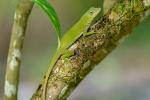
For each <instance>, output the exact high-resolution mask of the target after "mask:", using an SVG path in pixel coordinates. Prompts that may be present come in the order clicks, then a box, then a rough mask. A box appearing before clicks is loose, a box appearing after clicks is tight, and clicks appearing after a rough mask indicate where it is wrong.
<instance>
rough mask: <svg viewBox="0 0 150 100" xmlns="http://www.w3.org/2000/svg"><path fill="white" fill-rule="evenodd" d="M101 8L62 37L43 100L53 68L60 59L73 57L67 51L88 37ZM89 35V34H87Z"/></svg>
mask: <svg viewBox="0 0 150 100" xmlns="http://www.w3.org/2000/svg"><path fill="white" fill-rule="evenodd" d="M100 10H101V9H100V8H94V7H92V8H90V9H89V10H88V11H87V12H86V13H85V14H84V15H83V16H82V17H81V19H80V20H79V21H78V22H77V23H76V24H75V25H74V26H73V27H72V28H71V29H70V30H69V31H68V32H66V34H65V35H64V36H63V37H62V39H61V41H60V46H59V47H58V49H57V51H56V52H55V54H54V56H53V58H52V60H51V63H50V65H49V69H48V72H47V74H46V78H45V83H44V86H43V96H42V97H43V100H46V87H47V83H48V78H49V75H50V73H51V70H52V68H53V67H54V65H55V63H56V61H57V60H58V59H59V57H60V56H62V55H64V56H65V55H67V56H68V54H69V55H70V56H71V54H70V51H68V50H67V49H68V48H69V47H70V46H71V45H72V44H73V43H74V42H75V41H76V40H77V39H78V38H79V37H80V36H81V35H84V36H86V32H87V30H88V28H89V26H90V24H91V23H92V21H93V20H94V18H95V17H96V16H97V15H98V13H99V12H100ZM87 35H88V34H87Z"/></svg>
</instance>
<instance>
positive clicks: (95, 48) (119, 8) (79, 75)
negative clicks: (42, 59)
mask: <svg viewBox="0 0 150 100" xmlns="http://www.w3.org/2000/svg"><path fill="white" fill-rule="evenodd" d="M133 1H134V2H133ZM145 11H146V9H145V5H144V3H143V0H123V1H122V2H117V3H116V4H115V5H114V6H113V7H112V9H110V10H109V11H108V12H107V13H106V14H105V15H104V16H103V17H102V18H100V19H99V20H98V21H97V22H96V23H95V24H94V25H92V26H91V27H90V28H89V30H88V31H90V32H93V33H95V34H92V35H89V36H86V37H84V36H81V37H80V38H79V39H78V40H77V41H76V42H75V43H74V44H73V45H72V46H71V47H70V48H69V50H72V51H74V52H75V54H74V55H73V56H71V57H69V58H68V59H69V61H68V60H67V61H66V60H65V59H64V58H63V57H60V58H59V59H58V61H57V63H56V64H55V66H54V68H53V70H52V72H51V74H50V75H49V79H48V85H47V89H46V98H47V100H66V98H67V97H68V96H69V95H70V93H71V92H72V91H73V90H74V88H76V86H77V85H78V84H79V83H80V81H82V80H83V79H84V77H85V76H86V75H87V74H88V73H89V72H90V71H91V70H92V69H93V68H94V67H95V65H97V64H98V63H100V62H101V61H102V60H103V59H104V58H105V57H106V56H107V55H108V54H109V53H110V52H112V51H113V50H114V49H115V48H116V47H117V46H118V45H119V44H120V40H122V39H123V38H125V37H126V36H128V35H129V33H131V31H132V30H133V29H134V27H136V26H137V25H138V24H139V22H140V21H141V18H143V16H144V14H145ZM43 80H44V78H43ZM43 84H44V83H41V84H40V85H39V87H38V89H37V90H36V92H35V93H34V95H33V96H32V98H31V100H36V99H38V100H41V98H42V93H43Z"/></svg>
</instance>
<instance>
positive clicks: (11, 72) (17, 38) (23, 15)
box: [4, 0, 33, 100]
mask: <svg viewBox="0 0 150 100" xmlns="http://www.w3.org/2000/svg"><path fill="white" fill-rule="evenodd" d="M32 6H33V3H32V1H29V0H19V1H18V4H17V7H16V11H15V13H14V22H13V27H12V34H11V40H10V46H9V53H8V58H7V68H6V76H5V88H4V100H17V92H18V80H19V69H20V61H21V50H22V46H23V40H24V37H25V30H26V25H27V20H28V16H29V14H30V12H31V9H32Z"/></svg>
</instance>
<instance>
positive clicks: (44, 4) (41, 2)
mask: <svg viewBox="0 0 150 100" xmlns="http://www.w3.org/2000/svg"><path fill="white" fill-rule="evenodd" d="M33 2H34V3H36V4H37V5H38V6H39V7H41V8H42V9H43V10H44V12H46V14H47V15H48V17H49V18H50V20H51V22H52V24H53V26H54V28H55V30H56V31H57V37H58V39H59V40H60V38H61V25H60V22H59V19H58V17H57V14H56V12H55V10H54V8H53V7H52V6H51V5H50V3H49V2H48V1H46V0H33Z"/></svg>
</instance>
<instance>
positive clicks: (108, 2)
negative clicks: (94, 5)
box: [103, 0, 118, 14]
mask: <svg viewBox="0 0 150 100" xmlns="http://www.w3.org/2000/svg"><path fill="white" fill-rule="evenodd" d="M117 1H118V0H104V2H103V13H104V14H105V13H107V12H108V10H109V9H110V8H111V7H112V6H113V5H114V4H115V3H116V2H117Z"/></svg>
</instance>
